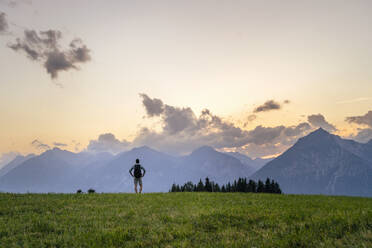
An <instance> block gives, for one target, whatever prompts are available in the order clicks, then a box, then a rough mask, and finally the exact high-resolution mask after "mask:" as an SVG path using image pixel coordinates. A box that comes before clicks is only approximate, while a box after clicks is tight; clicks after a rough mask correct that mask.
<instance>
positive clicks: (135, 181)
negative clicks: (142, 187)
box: [134, 178, 138, 194]
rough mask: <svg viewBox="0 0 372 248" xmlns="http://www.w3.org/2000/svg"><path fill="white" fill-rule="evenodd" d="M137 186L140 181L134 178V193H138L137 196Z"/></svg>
mask: <svg viewBox="0 0 372 248" xmlns="http://www.w3.org/2000/svg"><path fill="white" fill-rule="evenodd" d="M137 184H138V180H137V178H134V191H135V192H136V194H137Z"/></svg>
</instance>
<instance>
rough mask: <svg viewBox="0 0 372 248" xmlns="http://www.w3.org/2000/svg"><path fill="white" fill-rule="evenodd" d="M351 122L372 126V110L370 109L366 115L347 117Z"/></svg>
mask: <svg viewBox="0 0 372 248" xmlns="http://www.w3.org/2000/svg"><path fill="white" fill-rule="evenodd" d="M345 120H346V121H347V122H349V123H356V124H359V125H367V126H369V127H372V111H371V110H370V111H368V113H366V114H365V115H361V116H350V117H346V119H345Z"/></svg>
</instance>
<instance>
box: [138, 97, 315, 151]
mask: <svg viewBox="0 0 372 248" xmlns="http://www.w3.org/2000/svg"><path fill="white" fill-rule="evenodd" d="M140 96H141V97H142V103H143V106H144V107H145V110H146V113H147V117H148V118H159V119H160V121H161V130H160V131H155V130H151V129H149V128H147V127H143V128H142V129H141V130H140V131H139V132H138V134H137V136H136V137H135V139H134V140H133V142H132V144H131V145H132V146H140V145H149V146H151V147H154V148H157V149H159V150H162V151H166V152H170V153H179V154H184V153H188V152H190V151H192V150H193V149H195V148H197V147H199V146H203V145H209V146H213V147H215V148H241V147H247V149H251V148H252V147H254V148H255V151H253V150H252V152H251V150H250V151H249V152H248V153H250V155H251V156H257V154H259V156H265V155H272V154H274V153H275V154H276V153H278V151H280V152H282V151H283V150H284V149H286V148H287V147H288V145H291V144H293V143H294V142H295V141H296V140H297V139H298V138H299V137H302V136H303V135H305V134H307V133H308V132H309V131H310V130H311V126H310V125H309V124H308V123H301V124H299V125H296V126H289V127H286V126H277V127H264V126H257V127H256V128H254V129H253V130H250V131H247V130H243V129H241V128H240V127H238V126H236V125H235V124H234V123H231V122H229V121H226V120H224V119H223V118H221V117H219V116H217V115H214V114H212V112H211V111H210V110H208V109H204V110H203V111H202V112H201V114H200V115H199V116H196V115H195V113H194V112H193V111H192V110H191V108H188V107H183V108H180V107H175V106H170V105H167V104H164V103H163V102H162V101H161V100H160V99H156V98H150V97H149V96H147V95H146V94H141V95H140ZM260 148H262V151H263V152H259V149H260Z"/></svg>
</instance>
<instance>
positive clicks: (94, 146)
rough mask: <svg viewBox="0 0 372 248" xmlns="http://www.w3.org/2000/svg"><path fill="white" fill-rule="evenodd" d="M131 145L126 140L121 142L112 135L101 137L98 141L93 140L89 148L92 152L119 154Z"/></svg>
mask: <svg viewBox="0 0 372 248" xmlns="http://www.w3.org/2000/svg"><path fill="white" fill-rule="evenodd" d="M129 145H130V143H129V142H128V141H126V140H123V141H120V140H118V139H117V138H116V137H115V135H113V134H112V133H105V134H101V135H99V137H98V139H97V140H91V141H90V142H89V145H88V147H87V150H88V151H90V152H111V153H114V154H115V153H118V152H121V151H123V150H125V149H127V148H128V146H129Z"/></svg>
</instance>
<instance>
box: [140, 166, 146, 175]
mask: <svg viewBox="0 0 372 248" xmlns="http://www.w3.org/2000/svg"><path fill="white" fill-rule="evenodd" d="M141 169H142V170H143V175H142V176H143V177H144V176H145V174H146V170H145V168H143V167H142V166H141Z"/></svg>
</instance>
